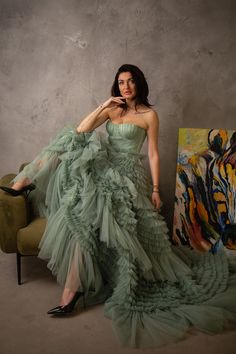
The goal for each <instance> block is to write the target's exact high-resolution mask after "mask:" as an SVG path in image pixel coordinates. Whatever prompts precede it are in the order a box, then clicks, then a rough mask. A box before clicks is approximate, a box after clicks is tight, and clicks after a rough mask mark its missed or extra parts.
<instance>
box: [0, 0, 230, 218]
mask: <svg viewBox="0 0 236 354" xmlns="http://www.w3.org/2000/svg"><path fill="white" fill-rule="evenodd" d="M234 4H235V1H233V0H232V1H230V0H180V1H178V0H145V1H143V0H137V1H132V0H131V1H124V0H122V1H117V0H97V1H92V0H86V1H82V0H40V1H38V0H0V29H1V32H0V54H1V55H0V97H1V101H0V124H1V126H0V129H1V130H0V151H1V163H0V175H3V174H5V173H8V172H10V171H11V172H14V171H17V169H18V166H19V165H20V164H21V162H23V161H30V160H31V159H32V158H33V157H34V156H35V155H36V154H37V153H38V152H39V151H40V149H41V148H42V147H43V146H45V145H46V144H47V143H48V142H49V139H50V137H52V136H54V135H55V133H56V132H57V131H58V130H59V129H60V128H62V127H63V126H64V125H66V124H67V123H68V122H73V123H77V122H78V123H79V121H80V120H81V119H83V117H84V116H85V115H87V114H88V113H89V112H90V111H92V110H94V109H95V108H96V107H97V105H99V104H100V103H102V102H104V101H105V100H106V99H107V98H108V97H110V87H111V84H112V81H113V78H114V75H115V72H116V70H117V68H118V67H119V66H120V65H122V64H124V63H132V64H135V65H138V66H139V67H140V68H141V69H142V70H143V71H144V73H145V76H146V78H147V80H148V83H149V86H150V101H151V103H153V104H155V107H154V108H155V109H156V110H157V112H158V113H159V116H160V124H161V126H160V140H159V149H160V156H161V189H162V196H163V200H164V203H165V208H164V214H165V215H166V216H167V220H168V223H169V225H171V219H172V214H173V201H174V191H175V172H176V156H177V135H178V128H179V127H198V128H213V127H214V128H228V129H235V128H236V123H235V117H234V116H235V112H236V102H235V63H236V52H235V47H234V46H233V45H234V44H235V43H234V40H235V35H236V29H235V18H236V12H235V6H234ZM102 129H103V128H102ZM145 149H147V146H146V145H145V146H144V151H145Z"/></svg>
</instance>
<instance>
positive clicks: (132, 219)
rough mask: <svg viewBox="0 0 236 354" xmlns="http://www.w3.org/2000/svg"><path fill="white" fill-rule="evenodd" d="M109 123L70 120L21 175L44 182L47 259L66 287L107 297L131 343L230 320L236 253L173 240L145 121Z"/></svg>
mask: <svg viewBox="0 0 236 354" xmlns="http://www.w3.org/2000/svg"><path fill="white" fill-rule="evenodd" d="M106 130H107V133H108V134H104V133H100V132H97V131H92V132H86V133H84V132H83V133H76V130H75V128H74V127H66V128H65V129H63V130H62V131H61V132H60V134H59V135H58V136H56V138H54V139H53V140H52V142H51V143H50V144H49V145H48V146H47V147H45V148H44V149H43V150H42V151H41V152H40V153H39V155H38V156H37V157H36V158H35V159H34V160H33V161H32V162H31V163H30V164H29V165H27V166H26V167H25V168H24V170H23V171H22V172H21V173H20V174H19V175H18V176H17V177H16V178H15V181H19V180H21V179H22V178H23V177H28V178H29V179H30V180H31V181H32V182H34V183H35V184H36V186H37V188H36V190H35V191H34V192H32V194H31V195H32V200H33V203H34V205H35V207H37V210H38V212H39V213H40V215H42V216H46V217H47V220H48V222H47V227H46V230H45V233H44V235H43V238H42V240H41V242H40V245H39V247H40V252H39V257H40V258H42V259H44V260H46V261H47V262H48V263H47V266H48V268H49V269H50V270H51V271H52V273H53V274H54V275H55V276H56V277H57V281H58V283H59V284H61V286H63V287H64V286H67V287H69V288H70V289H72V290H77V289H78V288H79V289H80V290H83V291H85V293H86V302H87V305H92V304H97V303H104V313H105V315H106V316H108V317H109V318H111V319H112V323H113V328H114V331H115V333H116V335H117V337H118V338H119V340H120V342H121V343H122V344H123V345H124V346H132V347H144V346H147V347H149V346H161V345H163V344H167V343H170V342H174V341H177V340H179V339H181V338H183V337H184V335H185V333H186V332H187V330H188V328H189V327H191V326H194V327H195V328H197V329H198V330H201V331H203V332H206V333H209V334H214V333H217V332H220V331H222V330H224V329H225V328H228V327H230V326H231V325H232V324H233V323H235V322H236V264H235V261H234V260H233V259H231V260H230V259H229V258H227V257H226V255H225V253H224V251H223V250H220V251H219V252H218V253H217V254H214V255H213V254H210V253H200V252H197V251H194V250H191V249H189V248H186V247H184V246H181V247H176V246H172V245H171V243H170V242H169V240H168V229H167V226H166V223H165V221H164V219H163V217H162V216H161V215H160V214H159V213H158V212H157V211H155V210H154V208H153V205H152V203H151V200H150V197H151V183H150V182H151V181H150V180H149V177H148V176H147V174H146V171H145V169H144V167H143V163H142V159H143V158H144V156H143V155H142V154H140V150H141V147H142V145H143V142H144V140H145V138H146V131H145V129H143V128H141V127H138V126H137V125H134V124H122V125H120V124H114V123H112V122H111V121H108V122H107V124H106ZM94 290H95V291H94Z"/></svg>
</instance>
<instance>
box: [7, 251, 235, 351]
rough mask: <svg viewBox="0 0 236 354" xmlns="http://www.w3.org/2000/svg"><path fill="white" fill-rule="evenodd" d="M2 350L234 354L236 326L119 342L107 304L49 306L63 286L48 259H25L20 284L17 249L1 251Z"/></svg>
mask: <svg viewBox="0 0 236 354" xmlns="http://www.w3.org/2000/svg"><path fill="white" fill-rule="evenodd" d="M0 266H1V272H0V294H1V295H0V296H1V301H0V353H1V354H13V353H14V354H15V353H18V354H38V353H40V354H42V353H43V354H54V353H55V354H60V353H68V354H69V353H71V354H74V353H76V354H87V353H89V354H111V353H112V354H121V353H124V354H125V353H129V354H132V353H144V354H151V353H157V354H178V353H181V354H185V353H186V354H195V353H196V354H205V353H206V354H213V353H214V354H234V353H236V344H235V338H236V331H229V332H224V333H222V334H219V335H215V336H208V335H205V334H202V333H199V332H197V331H191V333H189V334H187V335H186V339H184V340H182V341H180V342H178V343H176V344H171V345H167V346H165V347H161V348H149V349H148V348H147V349H130V348H123V347H121V345H120V343H119V342H118V340H117V338H116V337H115V334H114V332H113V330H112V322H111V320H109V319H107V318H106V317H105V316H104V314H103V305H98V306H94V307H90V308H87V309H85V310H83V309H79V310H78V312H76V313H75V314H74V315H73V316H71V317H68V318H51V317H50V316H48V315H47V310H48V309H50V308H51V307H54V306H56V305H57V304H58V302H59V299H60V294H61V288H60V287H59V285H58V284H57V283H56V281H55V278H54V277H53V276H52V275H51V272H50V271H49V270H48V269H47V268H46V264H45V263H44V262H43V261H42V260H40V259H38V258H36V257H25V258H23V260H22V280H23V284H22V285H21V286H19V285H17V279H16V260H15V254H4V253H2V252H1V251H0Z"/></svg>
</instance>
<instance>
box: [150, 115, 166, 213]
mask: <svg viewBox="0 0 236 354" xmlns="http://www.w3.org/2000/svg"><path fill="white" fill-rule="evenodd" d="M158 135H159V118H158V115H157V113H156V112H155V111H151V114H150V115H149V117H148V129H147V138H148V158H149V164H150V169H151V175H152V184H153V188H152V190H153V191H152V203H153V205H154V207H155V208H156V209H159V208H160V207H161V205H162V201H161V198H160V194H159V180H160V162H159V153H158Z"/></svg>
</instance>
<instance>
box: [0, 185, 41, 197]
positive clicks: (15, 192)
mask: <svg viewBox="0 0 236 354" xmlns="http://www.w3.org/2000/svg"><path fill="white" fill-rule="evenodd" d="M35 188H36V186H35V185H34V184H33V183H31V184H28V185H27V186H25V187H23V188H21V189H20V190H16V189H13V188H9V187H5V186H0V189H2V190H3V191H4V192H7V193H9V194H11V195H13V196H14V197H16V196H17V195H20V194H22V193H23V192H26V193H27V196H28V195H29V194H30V192H32V191H33V190H34V189H35Z"/></svg>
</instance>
